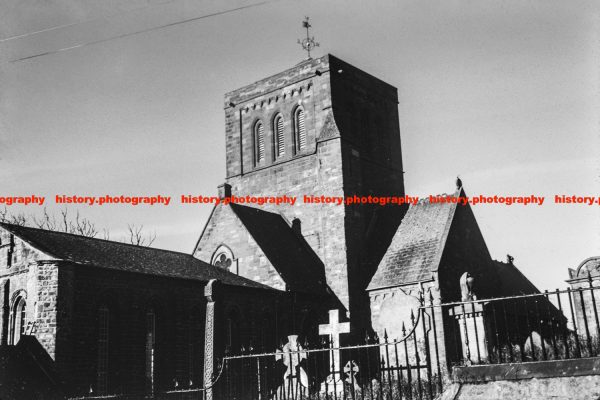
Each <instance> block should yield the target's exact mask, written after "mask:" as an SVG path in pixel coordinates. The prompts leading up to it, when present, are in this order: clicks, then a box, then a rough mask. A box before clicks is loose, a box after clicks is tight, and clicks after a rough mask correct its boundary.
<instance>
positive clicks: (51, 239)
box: [0, 223, 270, 289]
mask: <svg viewBox="0 0 600 400" xmlns="http://www.w3.org/2000/svg"><path fill="white" fill-rule="evenodd" d="M0 227H2V228H4V229H6V230H7V231H9V232H11V233H12V234H14V235H15V236H17V237H19V238H20V239H22V240H23V241H25V242H27V243H29V244H30V245H31V246H32V247H34V248H36V249H38V250H39V251H41V252H43V253H45V254H48V255H49V256H51V257H53V258H56V259H58V260H63V261H69V262H72V263H75V264H80V265H89V266H94V267H100V268H107V269H113V270H119V271H126V272H135V273H142V274H148V275H157V276H164V277H169V278H181V279H192V280H199V281H204V282H208V281H209V280H211V279H218V280H219V281H220V282H222V283H223V284H226V285H232V286H244V287H254V288H265V289H267V288H269V287H268V286H265V285H262V284H260V283H258V282H254V281H251V280H249V279H246V278H243V277H241V276H238V275H235V274H232V273H231V272H229V271H226V270H224V269H222V268H218V267H215V266H213V265H210V264H207V263H205V262H204V261H200V260H198V259H196V258H194V257H192V256H191V255H190V254H185V253H179V252H175V251H169V250H162V249H156V248H152V247H143V246H135V245H131V244H126V243H119V242H113V241H110V240H103V239H95V238H89V237H85V236H80V235H73V234H70V233H63V232H54V231H47V230H44V229H37V228H30V227H25V226H19V225H12V224H6V223H0ZM269 289H270V288H269Z"/></svg>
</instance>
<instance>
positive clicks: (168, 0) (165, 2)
mask: <svg viewBox="0 0 600 400" xmlns="http://www.w3.org/2000/svg"><path fill="white" fill-rule="evenodd" d="M174 1H175V0H167V1H163V2H160V3H156V4H146V5H144V6H142V7H136V8H132V9H131V10H126V11H121V12H118V13H114V14H110V15H104V16H102V17H96V18H89V19H84V20H82V21H77V22H72V23H70V24H64V25H57V26H52V27H50V28H45V29H40V30H39V31H34V32H27V33H23V34H21V35H15V36H10V37H7V38H2V39H0V43H3V42H8V41H11V40H16V39H23V38H26V37H29V36H34V35H39V34H40V33H46V32H52V31H56V30H58V29H64V28H69V27H71V26H77V25H81V24H86V23H88V22H94V21H101V20H103V19H109V18H114V17H118V16H121V15H125V14H129V13H132V12H134V11H140V10H144V9H146V8H150V7H156V6H163V5H166V4H169V3H172V2H174Z"/></svg>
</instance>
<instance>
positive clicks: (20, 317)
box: [10, 296, 27, 344]
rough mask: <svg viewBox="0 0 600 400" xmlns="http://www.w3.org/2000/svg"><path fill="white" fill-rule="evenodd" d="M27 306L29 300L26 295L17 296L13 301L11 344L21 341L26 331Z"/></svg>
mask: <svg viewBox="0 0 600 400" xmlns="http://www.w3.org/2000/svg"><path fill="white" fill-rule="evenodd" d="M26 308H27V302H26V301H25V297H23V296H19V297H17V298H16V299H15V301H14V303H13V308H12V312H11V315H10V317H11V323H10V328H11V329H10V344H17V343H19V339H21V335H22V334H23V333H25V315H26Z"/></svg>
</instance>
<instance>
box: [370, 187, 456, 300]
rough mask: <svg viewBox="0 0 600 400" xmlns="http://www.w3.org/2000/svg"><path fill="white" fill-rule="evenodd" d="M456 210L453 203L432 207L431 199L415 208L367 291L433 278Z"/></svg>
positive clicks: (409, 214) (384, 257) (421, 201)
mask: <svg viewBox="0 0 600 400" xmlns="http://www.w3.org/2000/svg"><path fill="white" fill-rule="evenodd" d="M459 195H460V196H464V192H462V191H461V192H460V193H459V192H456V193H453V194H450V196H459ZM442 196H446V195H445V194H444V195H442ZM456 207H457V205H456V204H453V203H436V204H430V203H429V199H428V198H423V199H421V200H419V202H418V203H417V204H416V205H411V206H410V207H409V209H408V211H407V212H406V215H405V216H404V218H403V219H402V222H401V223H400V226H399V227H398V230H397V231H396V234H395V235H394V237H393V239H392V242H391V244H390V246H389V248H388V249H387V251H386V253H385V255H384V256H383V258H382V259H381V262H380V263H379V266H378V267H377V272H376V273H375V275H373V278H372V279H371V283H370V284H369V286H368V288H367V290H375V289H382V288H385V287H389V286H397V285H401V284H406V283H409V282H417V281H422V280H427V279H429V278H431V276H432V273H433V272H434V271H436V270H437V268H438V265H439V263H440V260H441V257H442V252H443V251H444V246H445V244H446V239H447V237H448V232H449V230H450V225H451V223H452V219H453V217H454V211H455V210H456Z"/></svg>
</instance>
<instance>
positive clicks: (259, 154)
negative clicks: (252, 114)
mask: <svg viewBox="0 0 600 400" xmlns="http://www.w3.org/2000/svg"><path fill="white" fill-rule="evenodd" d="M264 160H265V128H264V126H263V124H262V122H260V121H256V123H255V124H254V164H255V165H258V164H260V163H262V162H263V161H264Z"/></svg>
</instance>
